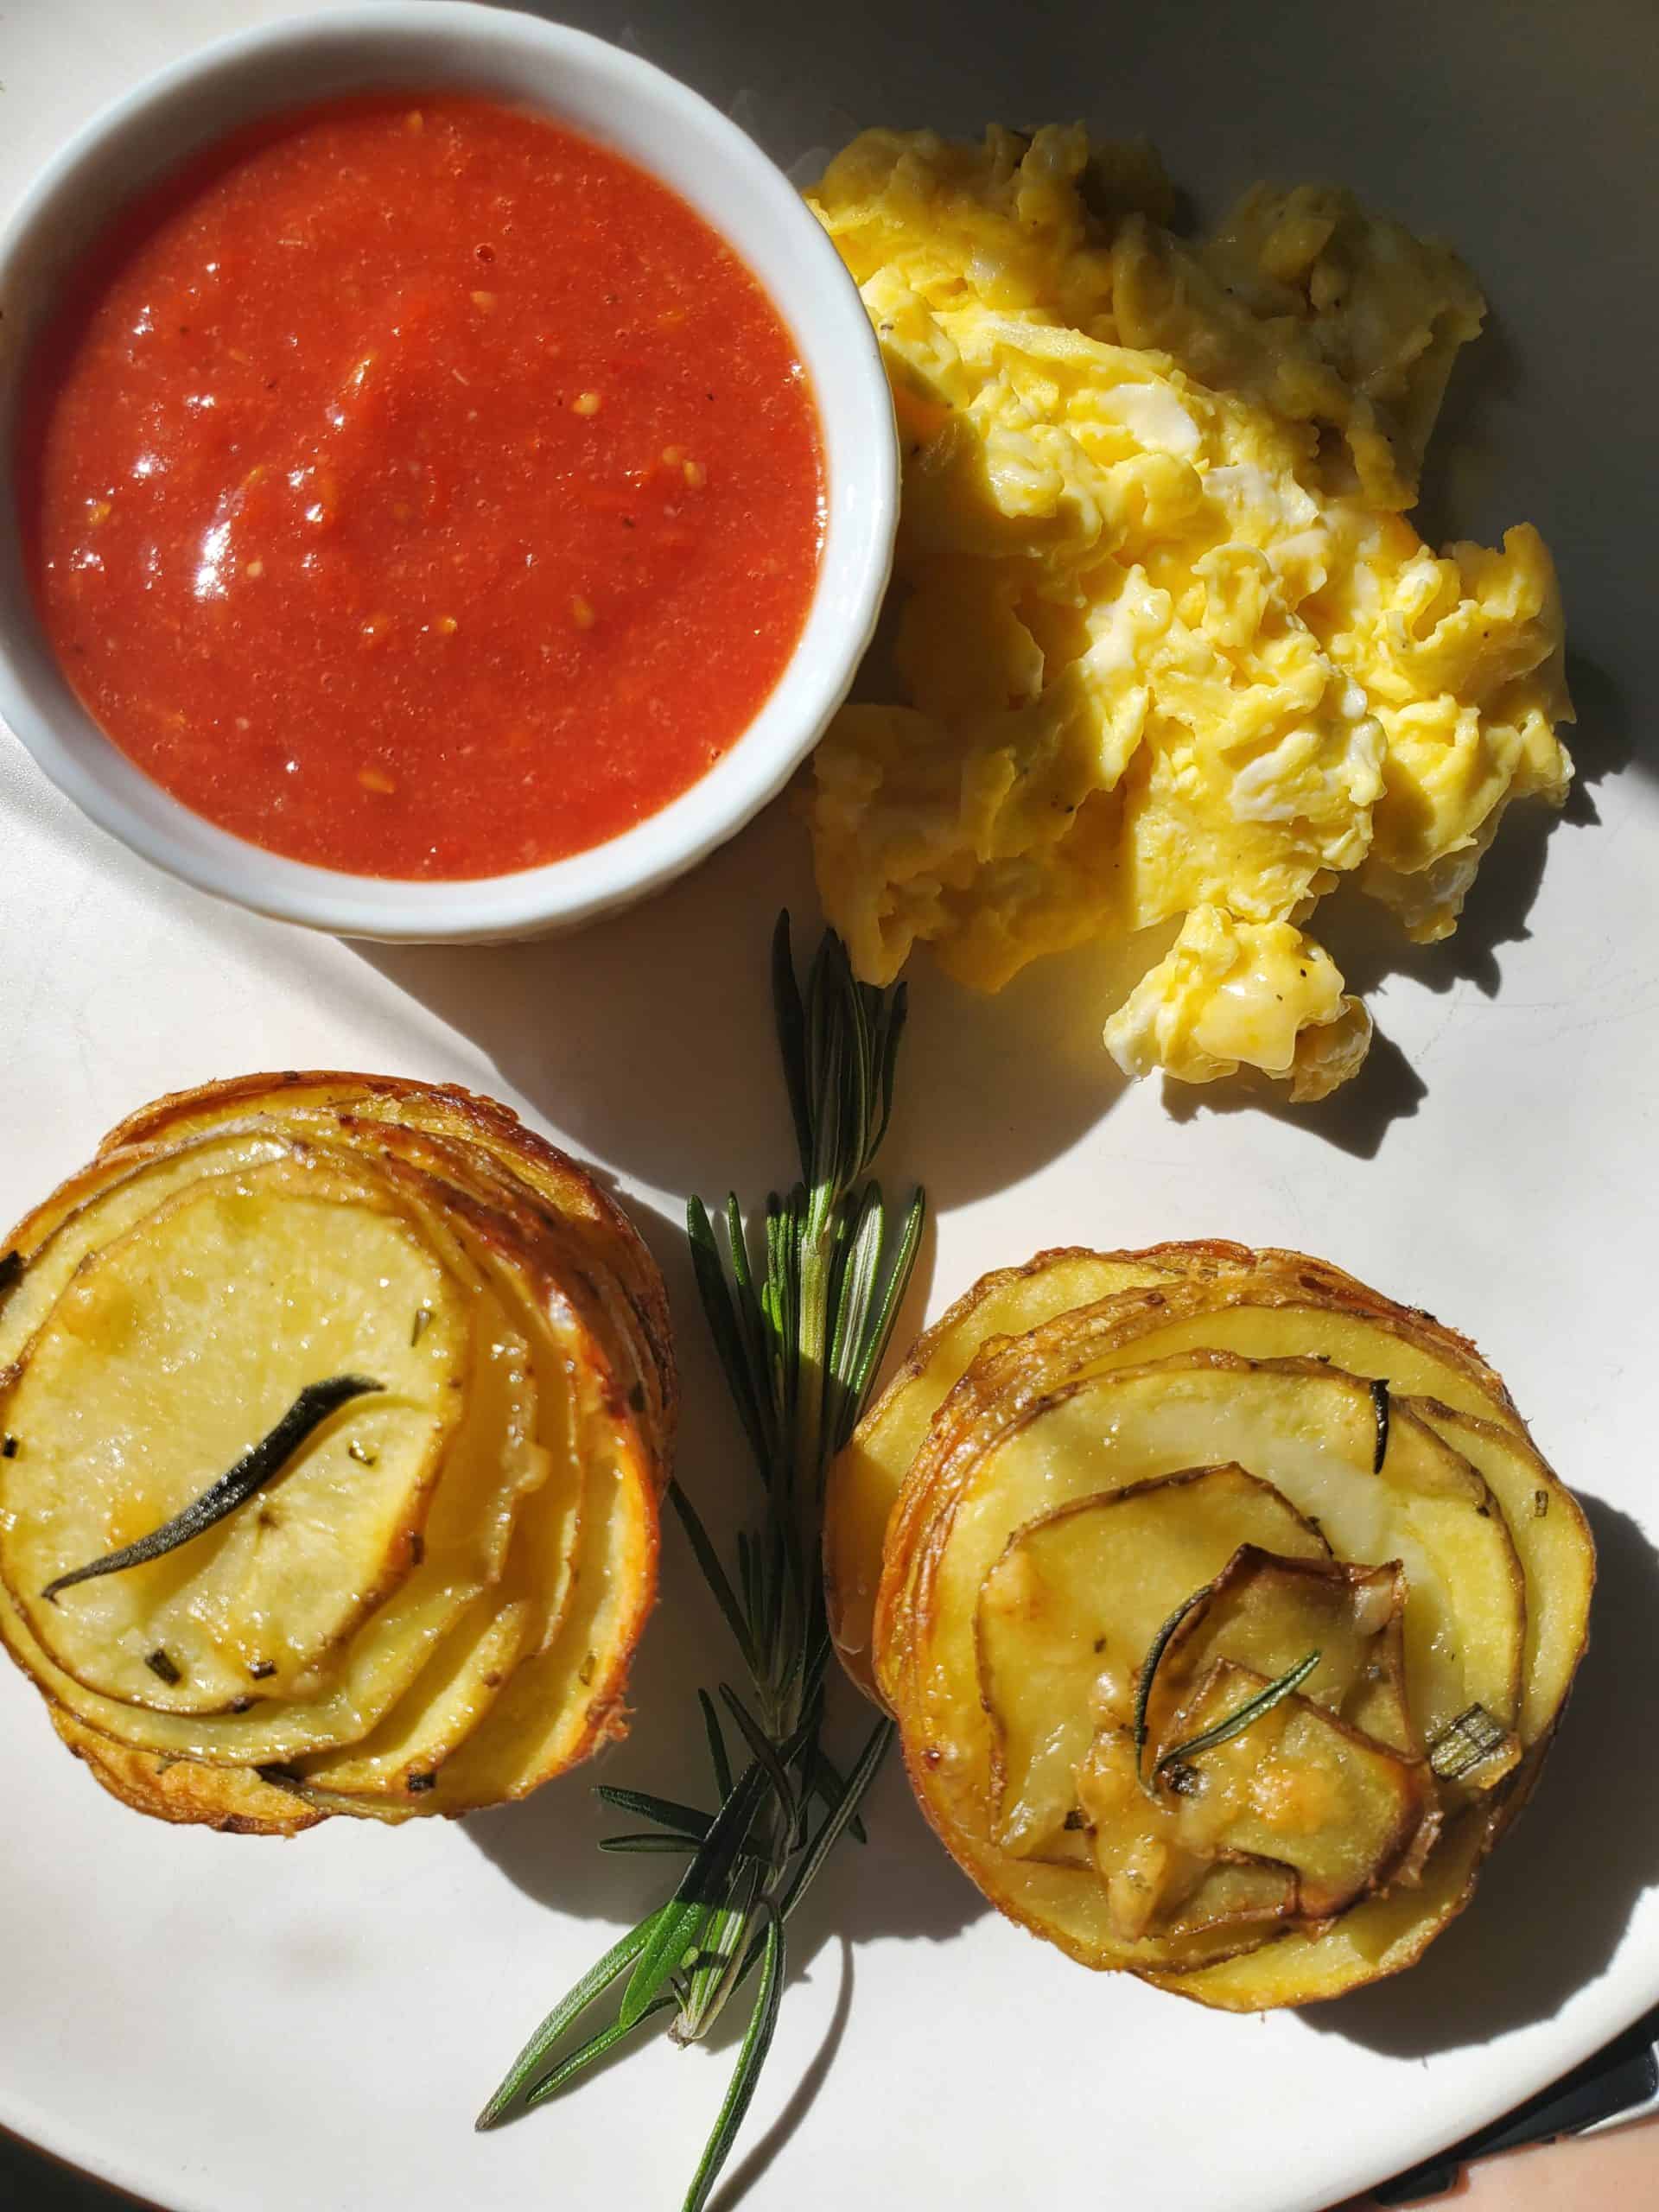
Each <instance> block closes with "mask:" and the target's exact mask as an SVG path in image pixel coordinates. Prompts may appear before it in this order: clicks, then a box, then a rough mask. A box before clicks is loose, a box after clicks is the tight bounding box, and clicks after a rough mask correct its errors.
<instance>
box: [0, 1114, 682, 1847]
mask: <svg viewBox="0 0 1659 2212" xmlns="http://www.w3.org/2000/svg"><path fill="white" fill-rule="evenodd" d="M0 1249H3V1250H4V1253H5V1257H4V1260H3V1262H0V1432H3V1448H0V1638H3V1641H4V1643H5V1646H6V1649H8V1650H9V1651H10V1654H11V1656H12V1657H13V1658H14V1659H15V1660H16V1662H17V1663H18V1664H19V1665H20V1666H21V1667H22V1669H23V1670H24V1671H25V1672H26V1673H27V1674H28V1675H29V1676H30V1677H31V1678H32V1679H33V1681H34V1682H35V1686H36V1688H38V1689H39V1690H40V1691H41V1694H42V1695H43V1696H44V1697H45V1699H46V1700H47V1706H48V1712H49V1713H50V1716H51V1719H52V1722H53V1725H54V1727H55V1728H56V1729H57V1731H58V1733H59V1734H60V1736H61V1737H62V1738H63V1739H64V1741H65V1742H66V1743H67V1745H69V1746H70V1748H71V1749H72V1750H73V1751H75V1752H76V1753H77V1754H78V1755H79V1757H80V1758H83V1759H85V1760H86V1764H87V1765H88V1766H89V1768H90V1769H91V1770H92V1773H93V1775H94V1776H95V1777H97V1779H98V1780H99V1782H101V1783H103V1784H104V1785H105V1788H106V1789H109V1790H111V1792H113V1794H114V1795H115V1796H118V1797H120V1798H122V1799H123V1800H124V1801H125V1802H127V1803H128V1804H130V1805H132V1806H134V1807H136V1808H137V1809H138V1810H139V1811H141V1812H145V1813H149V1814H152V1815H156V1817H157V1818H160V1819H162V1820H168V1821H194V1822H199V1823H201V1824H204V1825H207V1826H209V1827H218V1828H223V1829H229V1830H232V1831H235V1832H238V1833H243V1834H294V1833H296V1831H297V1830H299V1829H302V1828H305V1827H311V1826H313V1825H314V1824H315V1822H316V1821H320V1820H321V1819H323V1818H324V1817H326V1816H327V1815H328V1814H331V1813H346V1814H358V1815H364V1816H366V1817H371V1818H374V1819H378V1820H382V1821H403V1820H406V1819H410V1818H411V1817H414V1816H416V1815H423V1814H434V1813H446V1814H453V1813H463V1812H467V1811H470V1810H472V1809H474V1808H477V1807H480V1806H485V1805H491V1804H495V1803H498V1802H501V1801H503V1800H505V1799H508V1798H515V1797H520V1796H524V1795H525V1794H526V1793H527V1792H528V1791H529V1790H531V1789H535V1788H537V1786H539V1784H540V1783H543V1782H545V1781H548V1780H549V1779H550V1778H551V1777H553V1776H555V1775H556V1774H560V1773H562V1772H563V1771H564V1770H566V1769H567V1768H568V1767H569V1766H571V1765H572V1764H575V1762H576V1761H577V1760H579V1759H581V1758H585V1757H586V1756H587V1755H588V1753H589V1752H590V1751H594V1749H596V1748H597V1747H598V1746H599V1745H601V1744H602V1743H604V1742H605V1741H606V1740H607V1738H610V1737H612V1736H615V1735H617V1734H620V1733H621V1732H623V1727H624V1713H623V1704H622V1700H623V1694H624V1690H625V1688H626V1677H627V1670H628V1665H629V1662H630V1659H631V1658H632V1653H633V1650H634V1647H635V1645H636V1644H637V1643H638V1641H639V1634H640V1631H641V1630H642V1628H643V1627H644V1624H645V1618H646V1616H647V1614H648V1613H649V1611H650V1610H651V1606H652V1601H653V1599H654V1597H655V1592H656V1572H657V1548H658V1497H659V1496H660V1493H661V1491H662V1488H663V1486H664V1484H665V1482H666V1480H667V1476H668V1466H669V1455H670V1452H671V1445H672V1438H673V1428H674V1414H675V1402H676V1387H675V1377H674V1363H673V1356H672V1351H671V1340H670V1335H669V1325H668V1311H667V1305H666V1301H665V1299H664V1293H663V1287H662V1282H661V1279H660V1277H659V1276H658V1272H657V1268H656V1267H655V1264H654V1263H653V1262H652V1259H651V1257H650V1255H649V1254H648V1253H647V1252H646V1250H645V1246H644V1244H643V1243H641V1242H640V1240H639V1236H638V1234H637V1233H636V1231H635V1230H634V1229H633V1228H632V1224H630V1223H629V1222H628V1220H627V1219H626V1217H625V1216H624V1215H623V1214H622V1212H621V1211H620V1209H619V1208H618V1207H617V1206H616V1205H614V1204H613V1202H612V1200H611V1199H610V1198H608V1197H607V1195H606V1194H605V1192H602V1191H601V1189H600V1187H599V1186H598V1185H597V1184H596V1183H595V1182H594V1180H593V1179H592V1178H591V1177H590V1176H589V1175H588V1174H587V1173H586V1172H585V1171H584V1170H583V1169H582V1168H581V1167H579V1166H577V1165H576V1163H575V1161H574V1160H570V1159H569V1158H568V1157H567V1156H566V1155H565V1154H563V1153H562V1152H560V1151H558V1150H557V1149H556V1147H554V1146H552V1145H550V1144H548V1143H546V1142H545V1141H543V1140H542V1139H541V1138H539V1137H537V1136H536V1135H534V1134H533V1132H531V1130H529V1129H526V1128H524V1127H523V1126H522V1125H521V1124H520V1123H519V1122H518V1120H517V1118H516V1117H515V1116H513V1115H512V1114H511V1113H510V1112H508V1111H507V1109H505V1108H504V1107H501V1106H498V1105H496V1104H495V1103H493V1102H492V1101H491V1100H488V1099H483V1098H478V1097H475V1096H473V1095H472V1094H470V1093H469V1092H467V1091H463V1090H455V1089H453V1088H445V1087H438V1086H434V1085H431V1084H419V1083H415V1082H409V1081H403V1080H398V1079H392V1078H387V1077H374V1076H358V1075H337V1074H322V1075H297V1074H296V1075H287V1076H252V1077H245V1078H243V1079H241V1080H238V1081H235V1082H228V1083H219V1084H212V1085H210V1086H209V1087H208V1088H207V1089H206V1090H197V1091H191V1092H185V1093H181V1094H180V1095H178V1096H175V1097H171V1098H167V1099H163V1100H162V1101H161V1102H160V1103H158V1104H156V1105H155V1106H151V1107H148V1108H146V1109H143V1111H142V1112H140V1113H138V1114H137V1115H135V1116H133V1117H132V1118H131V1119H130V1120H129V1121H127V1122H124V1123H123V1124H122V1125H121V1127H120V1128H118V1129H116V1130H114V1131H113V1132H112V1133H111V1135H110V1136H109V1137H108V1138H107V1139H106V1140H105V1143H104V1146H103V1147H102V1148H101V1150H100V1151H99V1154H98V1156H97V1158H96V1159H95V1160H93V1161H92V1165H91V1166H89V1167H86V1169H84V1170H82V1172H81V1173H79V1174H78V1175H76V1176H74V1177H73V1178H72V1179H70V1180H69V1181H68V1182H67V1183H66V1184H65V1185H62V1187H61V1188H60V1189H59V1190H58V1191H57V1192H54V1194H53V1196H52V1197H51V1198H48V1200H47V1201H46V1202H45V1203H44V1205H41V1206H40V1207H38V1208H37V1209H36V1210H35V1211H34V1212H33V1213H32V1214H30V1215H29V1217H28V1218H27V1219H26V1220H25V1221H24V1222H22V1224H20V1225H19V1227H18V1228H17V1229H16V1230H15V1231H14V1232H13V1235H12V1237H11V1239H10V1243H9V1244H8V1245H7V1246H6V1247H4V1248H0ZM319 1399H321V1403H319V1402H318V1401H319ZM308 1407H309V1408H311V1409H312V1410H311V1412H309V1413H308V1412H307V1408H308ZM296 1416H297V1417H298V1420H297V1426H296Z"/></svg>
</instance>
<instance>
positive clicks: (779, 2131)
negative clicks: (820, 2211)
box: [714, 1936, 855, 2212]
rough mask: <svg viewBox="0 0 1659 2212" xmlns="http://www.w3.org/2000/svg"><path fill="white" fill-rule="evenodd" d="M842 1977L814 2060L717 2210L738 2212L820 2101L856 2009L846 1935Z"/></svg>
mask: <svg viewBox="0 0 1659 2212" xmlns="http://www.w3.org/2000/svg"><path fill="white" fill-rule="evenodd" d="M840 1966H841V1980H840V1983H839V1985H838V1986H837V1987H836V2009H835V2011H834V2012H832V2013H831V2014H830V2016H829V2026H828V2027H827V2028H826V2029H825V2030H824V2031H823V2042H822V2043H820V2044H819V2045H818V2048H817V2051H816V2052H815V2053H814V2054H813V2056H812V2060H811V2063H810V2064H809V2065H808V2067H807V2068H806V2069H805V2071H804V2073H803V2074H802V2075H801V2078H800V2080H799V2081H798V2082H797V2083H796V2084H795V2087H794V2088H793V2090H792V2091H791V2094H790V2099H789V2102H788V2103H787V2104H786V2105H785V2107H784V2108H783V2110H782V2112H780V2113H779V2115H778V2117H777V2119H776V2120H773V2122H772V2126H770V2127H769V2128H768V2129H767V2130H766V2133H765V2134H764V2135H763V2136H762V2137H761V2138H760V2141H759V2142H758V2143H757V2144H756V2145H755V2146H754V2148H753V2150H752V2151H751V2152H749V2154H748V2156H747V2158H745V2159H744V2160H743V2161H742V2163H741V2164H740V2165H738V2166H737V2167H736V2168H734V2171H732V2173H731V2174H730V2175H729V2176H728V2177H727V2180H726V2182H725V2183H724V2185H723V2187H722V2188H721V2190H720V2193H719V2194H718V2196H716V2197H715V2200H714V2212H737V2208H738V2206H739V2205H740V2204H742V2203H744V2202H747V2199H748V2198H749V2197H750V2196H752V2195H753V2192H754V2190H756V2189H757V2188H758V2187H759V2186H760V2183H762V2182H763V2181H764V2180H765V2179H766V2176H767V2174H768V2173H769V2172H770V2171H771V2170H772V2161H773V2159H774V2158H777V2156H778V2154H779V2152H780V2151H782V2150H783V2149H784V2148H785V2145H787V2144H788V2142H789V2139H790V2137H791V2135H793V2133H795V2130H796V2129H797V2128H798V2126H800V2124H801V2122H802V2121H803V2120H804V2119H805V2118H806V2115H807V2114H808V2113H809V2112H810V2111H811V2109H812V2107H813V2106H814V2104H816V2103H817V2097H818V2092H819V2091H820V2090H821V2089H822V2088H823V2085H824V2083H825V2082H827V2081H828V2080H829V2069H830V2068H831V2067H832V2066H833V2065H834V2064H835V2062H836V2054H837V2052H838V2051H839V2050H840V2049H841V2045H842V2037H844V2036H845V2035H846V2033H847V2023H848V2021H849V2019H850V2018H852V2012H853V1984H854V1980H855V1974H854V1968H853V1947H852V1945H851V1944H850V1943H849V1942H848V1940H847V1938H846V1937H845V1936H842V1938H841V1944H840Z"/></svg>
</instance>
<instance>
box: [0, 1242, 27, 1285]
mask: <svg viewBox="0 0 1659 2212" xmlns="http://www.w3.org/2000/svg"><path fill="white" fill-rule="evenodd" d="M22 1272H23V1255H22V1253H21V1252H19V1251H17V1250H16V1249H15V1248H14V1249H12V1250H11V1251H10V1252H5V1253H0V1291H4V1290H10V1288H11V1287H12V1285H13V1283H15V1282H16V1280H17V1278H18V1277H19V1275H21V1274H22Z"/></svg>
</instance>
